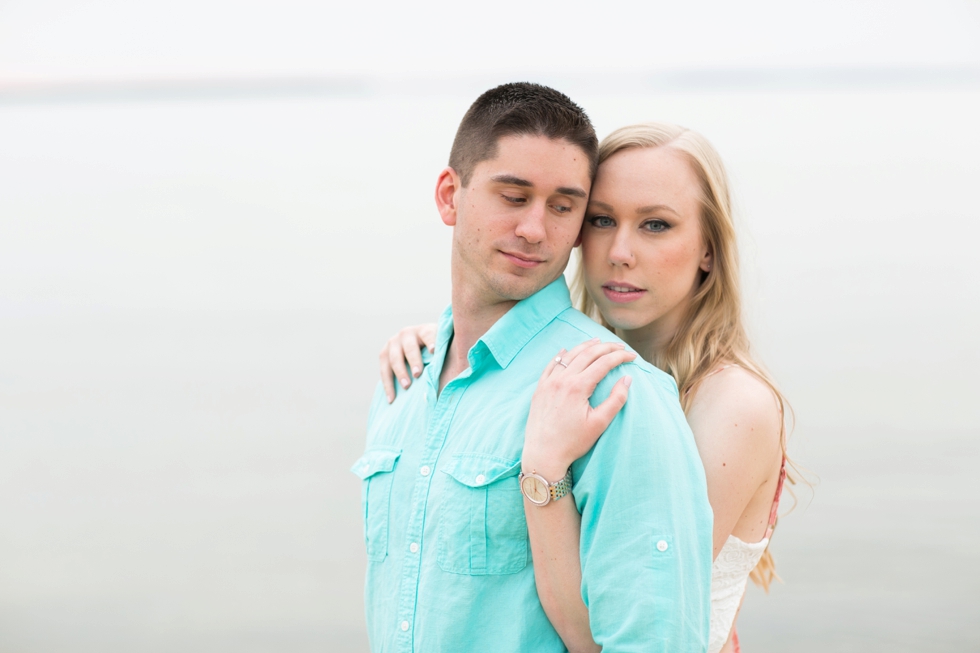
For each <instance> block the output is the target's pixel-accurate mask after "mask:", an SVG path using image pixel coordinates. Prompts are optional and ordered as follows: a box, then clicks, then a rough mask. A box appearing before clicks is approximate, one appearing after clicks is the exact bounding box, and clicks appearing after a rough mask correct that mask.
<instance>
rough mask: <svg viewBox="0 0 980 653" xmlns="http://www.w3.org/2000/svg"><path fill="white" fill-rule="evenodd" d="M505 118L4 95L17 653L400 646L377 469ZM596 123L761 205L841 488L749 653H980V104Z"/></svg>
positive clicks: (753, 235)
mask: <svg viewBox="0 0 980 653" xmlns="http://www.w3.org/2000/svg"><path fill="white" fill-rule="evenodd" d="M471 99H472V98H471V97H465V96H458V97H457V96H450V95H447V96H440V97H433V98H421V97H404V96H397V95H386V96H377V97H364V98H359V99H358V98H349V99H296V98H294V99H277V100H265V101H260V100H236V101H231V100H229V101H220V100H211V101H198V102H195V101H184V102H162V101H161V102H155V103H154V102H119V103H105V104H94V103H89V104H63V105H54V104H50V105H23V106H15V105H6V106H4V105H0V343H2V344H0V516H2V519H0V559H2V560H3V564H0V650H2V651H4V652H8V651H9V652H11V653H15V652H16V653H19V652H25V653H26V652H30V653H47V652H56V651H57V652H59V653H60V652H62V651H73V652H74V651H78V652H88V651H93V652H94V651H99V652H100V653H101V652H104V651H174V650H183V651H208V652H209V653H211V652H215V651H236V652H251V651H256V652H258V651H277V652H279V651H296V652H302V651H314V650H316V651H324V650H328V651H338V652H347V651H350V652H357V651H364V650H366V639H365V636H364V634H363V616H362V574H363V569H364V554H363V544H362V542H361V527H360V517H359V492H360V487H359V483H358V482H357V480H356V479H355V478H354V477H353V475H351V474H350V473H349V472H348V471H347V469H348V467H349V466H350V464H351V462H352V461H353V460H354V459H356V457H357V456H358V455H359V452H360V447H361V443H362V438H363V425H364V420H365V416H366V410H367V405H368V401H369V397H370V395H371V392H372V389H373V384H374V381H375V354H376V352H377V350H378V349H379V347H380V345H381V343H382V342H383V340H384V339H385V338H386V337H387V335H388V334H390V333H391V332H392V331H393V330H395V329H396V328H398V327H399V326H401V325H403V324H405V323H412V322H417V321H421V320H428V319H432V318H434V316H436V315H437V314H438V312H439V311H440V310H441V309H442V308H443V307H444V305H445V303H446V302H447V301H448V292H449V286H448V248H449V233H448V229H447V228H445V227H443V226H442V225H441V223H440V222H439V220H438V217H437V215H436V213H435V211H434V208H433V204H432V199H431V194H432V188H433V184H434V180H435V176H436V174H437V173H438V171H439V169H440V168H441V166H442V165H443V164H444V162H445V159H446V156H447V153H448V149H449V145H450V142H451V139H452V135H453V133H454V131H455V127H456V124H457V123H458V120H459V118H460V116H461V115H462V113H463V112H464V111H465V108H466V106H467V105H468V103H469V101H470V100H471ZM576 99H577V100H578V101H579V102H580V103H582V104H583V105H584V106H585V107H586V108H587V109H588V110H589V111H590V113H591V115H592V116H593V119H594V120H595V122H596V124H597V127H598V129H599V131H600V133H601V134H605V133H607V132H608V131H610V130H611V129H613V128H615V127H617V126H620V125H622V124H627V123H629V122H636V121H640V120H645V119H665V120H672V121H676V122H681V123H683V124H686V125H688V126H691V127H694V128H697V129H699V130H700V131H702V132H703V133H705V134H706V135H707V136H708V137H709V138H710V139H711V140H712V141H713V142H714V143H715V144H716V146H717V147H718V149H719V150H720V151H721V153H722V155H723V156H724V157H725V159H726V161H727V162H728V165H729V168H730V171H731V173H732V176H733V179H734V184H735V191H736V197H737V202H738V207H739V214H740V219H741V226H742V248H743V259H744V264H745V271H744V277H745V286H746V293H747V299H748V308H747V311H748V315H749V319H750V323H751V326H752V332H753V336H754V339H755V342H756V346H757V348H758V351H759V352H760V354H761V356H762V357H763V359H764V360H765V361H766V362H767V363H768V364H769V366H770V367H771V368H772V370H773V372H774V373H775V375H776V377H777V378H778V379H779V380H780V381H781V383H782V384H783V386H784V389H785V391H786V393H787V395H788V396H789V397H790V399H791V400H792V402H793V405H794V408H795V409H796V413H797V418H798V424H797V428H796V431H795V433H794V435H793V439H792V445H791V453H792V454H793V455H794V457H795V458H796V459H797V460H798V461H799V462H801V463H802V464H803V465H804V466H806V467H807V468H809V469H811V470H813V472H814V473H815V476H819V483H818V484H817V485H816V488H815V491H813V492H811V491H809V490H807V489H806V488H799V487H798V488H797V494H798V495H799V496H800V499H801V502H800V505H799V506H798V507H797V508H796V509H795V510H794V511H793V512H792V513H791V514H790V515H789V516H787V517H785V518H784V519H783V520H782V522H781V524H780V527H779V529H778V532H777V535H776V538H775V541H774V544H773V551H774V554H775V556H776V558H777V561H778V563H779V571H780V574H781V575H782V577H783V578H784V580H785V584H782V585H776V586H775V587H774V589H773V590H772V593H771V595H770V596H769V597H766V596H765V595H763V594H762V593H761V592H758V591H752V592H751V593H750V596H749V597H748V599H747V600H746V605H745V608H744V611H743V617H742V620H741V625H740V631H741V635H742V640H743V645H744V646H745V647H746V650H747V651H751V652H753V653H766V652H776V651H787V650H792V651H801V652H806V651H821V652H826V651H842V652H843V651H866V650H881V649H883V648H886V647H887V648H888V650H892V651H930V652H932V651H965V650H977V649H980V634H978V632H977V629H976V628H975V627H973V623H972V622H973V620H974V619H975V617H976V615H977V614H978V613H980V598H978V594H977V592H976V587H978V586H980V557H978V556H977V545H978V542H980V500H978V499H977V497H978V491H980V480H978V478H980V477H978V475H977V474H976V471H975V470H976V469H977V468H978V467H980V401H978V400H977V397H978V395H980V381H978V374H977V370H978V368H980V345H978V343H977V339H976V333H978V332H980V268H978V266H977V264H976V262H975V260H974V259H975V257H974V255H973V252H972V248H973V245H974V243H976V242H977V241H978V239H980V209H978V208H977V203H976V199H975V195H976V193H975V189H976V185H977V179H978V178H980V157H977V154H976V153H977V152H978V151H980V127H978V125H977V121H976V116H977V115H980V93H977V92H966V91H961V92H939V91H934V92H916V93H912V92H908V93H900V92H880V93H868V94H859V93H853V92H847V93H844V92H841V93H819V94H818V93H810V94H807V93H794V94H789V93H741V94H740V93H735V92H731V93H699V94H687V95H681V94H668V95H661V96H637V95H624V96H622V97H609V96H603V97H598V96H590V95H588V94H581V93H580V94H577V95H576ZM790 503H791V502H790V501H786V504H787V505H788V504H790Z"/></svg>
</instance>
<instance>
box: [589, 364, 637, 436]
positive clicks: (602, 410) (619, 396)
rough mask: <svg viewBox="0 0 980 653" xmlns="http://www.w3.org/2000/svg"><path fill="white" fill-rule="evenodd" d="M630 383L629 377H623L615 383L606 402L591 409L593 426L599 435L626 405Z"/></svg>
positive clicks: (631, 380) (631, 379)
mask: <svg viewBox="0 0 980 653" xmlns="http://www.w3.org/2000/svg"><path fill="white" fill-rule="evenodd" d="M632 382H633V378H632V377H630V376H624V377H623V378H621V379H620V380H619V381H616V385H614V386H613V389H612V392H610V393H609V396H608V397H606V400H605V401H603V402H602V403H601V404H599V405H598V406H596V407H595V408H593V409H592V418H593V419H594V420H595V422H594V426H595V427H596V428H597V429H598V430H599V432H600V433H602V432H603V431H605V430H606V429H607V428H609V425H610V424H611V423H612V421H613V419H615V418H616V414H617V413H619V411H620V410H622V409H623V406H625V405H626V399H627V398H628V397H629V387H630V384H631V383H632Z"/></svg>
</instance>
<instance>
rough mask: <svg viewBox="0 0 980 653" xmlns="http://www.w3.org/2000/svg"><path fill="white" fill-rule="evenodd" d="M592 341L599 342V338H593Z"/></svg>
mask: <svg viewBox="0 0 980 653" xmlns="http://www.w3.org/2000/svg"><path fill="white" fill-rule="evenodd" d="M592 342H601V341H600V339H599V338H593V339H592Z"/></svg>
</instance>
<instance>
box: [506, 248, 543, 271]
mask: <svg viewBox="0 0 980 653" xmlns="http://www.w3.org/2000/svg"><path fill="white" fill-rule="evenodd" d="M500 253H501V254H503V255H504V257H506V258H507V260H508V261H510V262H511V263H513V264H514V265H516V266H517V267H521V268H533V267H536V266H538V265H541V264H542V263H544V261H542V260H539V259H535V258H524V257H522V256H519V255H517V254H510V253H508V252H505V251H503V250H501V252H500Z"/></svg>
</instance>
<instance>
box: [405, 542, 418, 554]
mask: <svg viewBox="0 0 980 653" xmlns="http://www.w3.org/2000/svg"><path fill="white" fill-rule="evenodd" d="M408 550H409V551H411V552H412V553H418V551H419V545H418V544H416V543H415V542H412V543H411V544H409V545H408Z"/></svg>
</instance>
